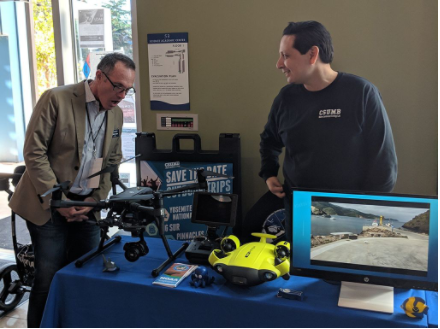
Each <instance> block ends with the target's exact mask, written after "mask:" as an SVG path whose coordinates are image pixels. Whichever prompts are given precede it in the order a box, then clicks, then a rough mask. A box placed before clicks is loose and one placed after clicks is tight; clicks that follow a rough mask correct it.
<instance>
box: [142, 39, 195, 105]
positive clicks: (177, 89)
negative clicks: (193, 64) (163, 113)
mask: <svg viewBox="0 0 440 329" xmlns="http://www.w3.org/2000/svg"><path fill="white" fill-rule="evenodd" d="M148 63H149V68H150V77H149V78H150V105H151V109H152V110H189V109H190V106H189V79H188V33H159V34H148Z"/></svg>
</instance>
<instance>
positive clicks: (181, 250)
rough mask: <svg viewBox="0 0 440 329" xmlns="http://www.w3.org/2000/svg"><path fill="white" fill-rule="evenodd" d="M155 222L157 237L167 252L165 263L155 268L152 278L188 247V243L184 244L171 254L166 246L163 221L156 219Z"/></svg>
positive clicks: (167, 245) (168, 246)
mask: <svg viewBox="0 0 440 329" xmlns="http://www.w3.org/2000/svg"><path fill="white" fill-rule="evenodd" d="M155 221H156V225H157V227H158V228H159V235H160V237H161V239H162V242H163V245H164V247H165V250H166V251H167V255H168V259H167V260H166V261H164V262H163V263H162V264H160V265H159V267H157V268H155V269H154V270H153V271H152V272H151V275H152V276H153V278H155V277H157V276H158V275H159V274H160V272H162V270H163V269H164V268H165V267H167V266H168V265H169V264H170V263H171V262H172V261H174V260H175V259H176V258H177V257H179V255H180V254H181V253H182V252H184V251H185V250H186V248H188V246H189V243H188V242H184V243H183V244H182V246H181V247H180V248H179V249H178V250H177V251H176V252H175V253H174V254H173V252H172V251H171V248H170V245H169V244H168V240H167V238H166V237H165V230H164V226H163V220H162V221H160V220H159V219H158V218H155Z"/></svg>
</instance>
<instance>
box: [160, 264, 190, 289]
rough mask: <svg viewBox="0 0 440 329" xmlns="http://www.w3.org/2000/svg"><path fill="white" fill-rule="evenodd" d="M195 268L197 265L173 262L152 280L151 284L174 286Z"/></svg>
mask: <svg viewBox="0 0 440 329" xmlns="http://www.w3.org/2000/svg"><path fill="white" fill-rule="evenodd" d="M196 268H197V265H187V264H182V263H174V264H173V265H171V266H170V267H168V269H167V270H166V271H165V272H164V273H163V274H162V275H161V276H159V277H158V278H157V279H156V280H154V281H153V284H157V285H160V286H165V287H171V288H175V287H177V286H178V285H179V283H180V282H182V281H183V280H184V279H185V278H186V277H187V276H189V275H190V274H191V273H192V272H193V271H194V270H195V269H196Z"/></svg>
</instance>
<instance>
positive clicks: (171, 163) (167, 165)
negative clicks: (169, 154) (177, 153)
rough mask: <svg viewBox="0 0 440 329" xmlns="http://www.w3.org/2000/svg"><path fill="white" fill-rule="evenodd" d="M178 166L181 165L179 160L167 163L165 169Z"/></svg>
mask: <svg viewBox="0 0 440 329" xmlns="http://www.w3.org/2000/svg"><path fill="white" fill-rule="evenodd" d="M176 167H180V162H179V161H174V162H167V163H165V169H171V168H176Z"/></svg>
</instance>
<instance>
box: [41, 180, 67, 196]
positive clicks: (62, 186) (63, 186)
mask: <svg viewBox="0 0 440 329" xmlns="http://www.w3.org/2000/svg"><path fill="white" fill-rule="evenodd" d="M69 185H70V181H66V182H63V183H60V184H57V185H55V187H53V188H51V189H50V190H48V191H46V192H45V193H44V194H42V195H41V197H42V198H44V197H46V196H48V195H49V194H51V193H53V192H56V191H58V190H61V191H63V192H66V191H68V190H69Z"/></svg>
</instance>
